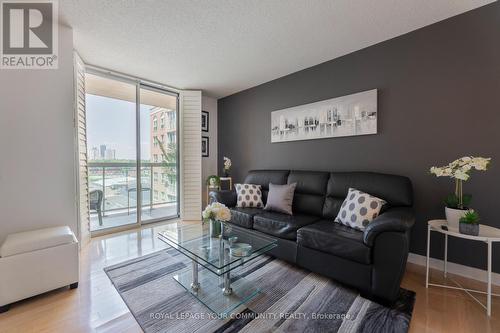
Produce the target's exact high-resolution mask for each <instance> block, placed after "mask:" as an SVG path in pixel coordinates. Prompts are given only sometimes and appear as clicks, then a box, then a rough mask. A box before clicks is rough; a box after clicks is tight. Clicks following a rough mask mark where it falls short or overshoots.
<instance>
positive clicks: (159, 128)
mask: <svg viewBox="0 0 500 333" xmlns="http://www.w3.org/2000/svg"><path fill="white" fill-rule="evenodd" d="M85 85H86V98H85V100H86V113H87V119H86V123H87V154H88V170H89V174H88V181H89V197H90V213H91V215H90V220H91V228H90V229H91V232H92V233H93V234H94V235H95V234H99V233H101V231H102V230H104V229H106V231H109V230H121V229H124V228H126V227H133V226H134V225H141V224H142V223H147V222H153V221H159V220H164V219H167V218H173V217H178V215H179V213H178V206H179V205H178V195H177V191H178V186H177V181H178V163H177V155H178V154H177V152H178V146H177V138H176V137H177V135H176V134H177V109H178V107H177V105H178V102H177V101H178V97H177V95H176V94H173V93H169V92H167V91H164V90H160V89H157V88H153V87H149V86H144V85H142V84H140V83H138V82H134V81H127V80H122V79H120V78H117V77H113V76H107V75H104V74H103V75H101V74H100V73H93V72H92V73H87V74H86V79H85ZM138 170H140V172H138ZM138 207H140V209H138Z"/></svg>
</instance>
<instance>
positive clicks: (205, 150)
mask: <svg viewBox="0 0 500 333" xmlns="http://www.w3.org/2000/svg"><path fill="white" fill-rule="evenodd" d="M209 143H210V141H209V138H208V136H202V137H201V156H202V157H208V156H209V154H208V146H209Z"/></svg>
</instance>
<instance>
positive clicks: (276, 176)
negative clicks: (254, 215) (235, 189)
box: [244, 170, 290, 205]
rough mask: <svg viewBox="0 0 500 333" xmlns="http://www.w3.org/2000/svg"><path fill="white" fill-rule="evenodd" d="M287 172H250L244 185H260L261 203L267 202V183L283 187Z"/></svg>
mask: <svg viewBox="0 0 500 333" xmlns="http://www.w3.org/2000/svg"><path fill="white" fill-rule="evenodd" d="M289 173H290V171H289V170H251V171H249V172H248V175H247V176H246V178H245V181H244V183H245V184H255V185H260V186H261V190H262V202H263V203H264V205H265V204H266V202H267V194H268V193H269V183H273V184H276V185H284V184H286V181H287V179H288V174H289Z"/></svg>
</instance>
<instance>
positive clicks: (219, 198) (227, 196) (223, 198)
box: [208, 190, 238, 207]
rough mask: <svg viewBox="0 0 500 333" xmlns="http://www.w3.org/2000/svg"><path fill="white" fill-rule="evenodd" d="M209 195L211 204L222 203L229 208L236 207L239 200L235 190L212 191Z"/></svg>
mask: <svg viewBox="0 0 500 333" xmlns="http://www.w3.org/2000/svg"><path fill="white" fill-rule="evenodd" d="M208 195H209V197H210V200H209V201H210V202H220V203H221V204H224V205H226V206H227V207H234V206H236V201H237V199H238V197H237V195H236V191H235V190H212V191H210V193H209V194H208Z"/></svg>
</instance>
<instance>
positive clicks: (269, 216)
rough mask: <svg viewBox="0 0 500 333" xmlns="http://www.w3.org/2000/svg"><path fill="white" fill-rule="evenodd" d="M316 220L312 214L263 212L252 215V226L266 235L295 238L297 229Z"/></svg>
mask: <svg viewBox="0 0 500 333" xmlns="http://www.w3.org/2000/svg"><path fill="white" fill-rule="evenodd" d="M318 220H319V218H318V217H315V216H312V215H303V214H295V215H287V214H281V213H276V212H263V213H261V214H258V215H255V216H254V218H253V228H254V229H255V230H259V231H261V232H263V233H265V234H268V235H273V236H276V237H279V238H284V239H290V240H295V239H297V229H299V228H302V227H304V226H306V225H309V224H311V223H314V222H315V221H318ZM332 223H333V222H332Z"/></svg>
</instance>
